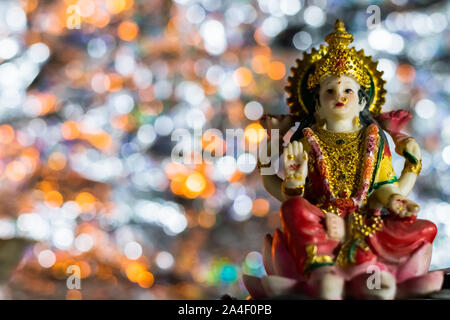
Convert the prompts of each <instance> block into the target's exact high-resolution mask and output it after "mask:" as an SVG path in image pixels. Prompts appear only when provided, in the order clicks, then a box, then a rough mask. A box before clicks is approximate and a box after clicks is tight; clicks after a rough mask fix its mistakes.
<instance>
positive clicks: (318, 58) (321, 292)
mask: <svg viewBox="0 0 450 320" xmlns="http://www.w3.org/2000/svg"><path fill="white" fill-rule="evenodd" d="M325 40H326V42H327V43H328V46H325V45H323V46H321V47H320V48H319V49H318V50H316V49H313V50H312V51H311V53H305V55H304V57H303V59H302V60H297V66H296V67H293V68H292V69H291V70H292V74H293V75H292V76H291V77H289V85H288V86H287V87H286V90H287V92H288V95H289V96H288V99H287V102H288V104H289V107H290V111H291V115H289V116H284V117H280V116H265V118H264V119H263V122H264V123H263V124H264V125H265V127H266V128H268V129H271V128H272V129H273V128H276V129H279V130H280V131H281V134H282V135H284V134H285V133H286V132H287V129H289V128H291V127H292V126H293V124H294V123H295V122H298V123H299V126H298V128H297V130H296V131H295V133H294V134H293V135H292V137H291V139H290V143H288V144H287V146H285V147H284V150H283V153H282V163H283V166H284V179H281V178H280V177H279V176H278V175H276V174H262V179H263V184H264V186H265V188H266V190H267V191H268V192H269V193H270V194H271V195H273V196H274V197H275V198H277V199H279V200H280V201H281V202H282V206H281V226H282V230H276V231H275V233H274V235H273V237H272V236H271V235H267V236H266V238H265V243H264V249H263V261H264V266H265V269H266V272H267V276H266V277H263V278H256V277H253V276H250V275H244V283H245V285H246V287H247V289H248V290H249V292H250V295H251V297H252V298H255V299H258V298H265V297H270V296H274V295H284V294H302V295H307V296H309V297H313V298H319V299H343V298H348V297H349V298H357V299H395V298H397V299H402V298H408V297H416V296H421V295H427V294H429V293H431V292H434V291H438V290H440V289H441V286H442V283H443V273H442V272H441V271H434V272H429V266H430V261H431V251H432V242H433V240H434V238H435V236H436V233H437V229H436V226H435V225H434V224H433V223H432V222H431V221H427V220H421V219H417V214H418V212H419V205H418V204H416V203H415V202H414V201H412V200H409V199H408V195H409V193H410V192H411V190H412V188H413V186H414V184H415V181H416V178H417V176H418V174H419V173H420V170H421V152H420V147H419V145H418V144H417V142H416V141H415V140H414V139H413V138H411V137H409V136H407V135H405V134H403V133H400V130H401V129H402V127H403V126H404V125H405V124H406V123H407V122H408V121H409V120H410V119H411V117H412V116H411V114H410V113H409V112H408V111H406V110H398V111H393V112H389V113H381V107H382V105H383V103H384V101H385V99H384V95H385V93H386V91H385V90H384V84H385V81H383V80H382V78H381V76H382V72H380V71H378V70H377V63H376V62H373V61H372V58H371V57H370V56H365V55H364V51H363V50H360V51H356V49H355V48H354V47H351V48H350V47H349V44H350V43H351V42H352V41H353V36H352V35H351V34H349V33H348V32H347V31H346V29H345V26H344V23H343V22H342V21H340V20H337V21H336V23H335V26H334V32H333V33H331V34H329V35H328V36H327V37H326V38H325ZM384 131H386V132H387V133H388V134H389V135H390V136H391V137H392V139H393V141H394V143H395V151H396V152H397V153H399V154H400V155H402V156H404V157H405V165H404V168H403V171H402V173H401V175H400V177H399V178H397V176H396V174H395V172H394V170H393V167H392V164H391V151H390V148H389V144H388V140H387V138H386V135H385V133H384ZM268 139H270V137H269V138H268ZM266 142H267V141H266ZM269 151H270V150H269ZM274 154H276V152H274ZM271 165H272V163H271V162H270V161H269V162H265V163H264V162H262V161H259V162H258V168H259V169H260V171H261V169H262V168H267V167H270V166H271Z"/></svg>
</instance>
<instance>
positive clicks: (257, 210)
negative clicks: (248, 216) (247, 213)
mask: <svg viewBox="0 0 450 320" xmlns="http://www.w3.org/2000/svg"><path fill="white" fill-rule="evenodd" d="M269 209H270V205H269V201H267V200H266V199H261V198H260V199H256V200H255V201H253V206H252V213H253V215H254V216H256V217H264V216H265V215H266V214H267V213H268V212H269Z"/></svg>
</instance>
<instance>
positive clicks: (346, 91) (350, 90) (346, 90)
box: [345, 89, 353, 93]
mask: <svg viewBox="0 0 450 320" xmlns="http://www.w3.org/2000/svg"><path fill="white" fill-rule="evenodd" d="M352 92H353V90H352V89H345V93H352Z"/></svg>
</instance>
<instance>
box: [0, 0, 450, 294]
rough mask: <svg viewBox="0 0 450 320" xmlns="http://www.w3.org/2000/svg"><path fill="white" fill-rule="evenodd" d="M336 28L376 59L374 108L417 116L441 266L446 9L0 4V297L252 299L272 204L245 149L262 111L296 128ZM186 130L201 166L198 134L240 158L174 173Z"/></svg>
mask: <svg viewBox="0 0 450 320" xmlns="http://www.w3.org/2000/svg"><path fill="white" fill-rule="evenodd" d="M369 5H378V6H379V8H380V13H381V24H380V25H379V26H378V27H377V28H375V29H368V27H367V24H366V21H367V19H368V18H369V16H370V15H371V14H372V13H367V12H366V10H367V8H368V6H369ZM336 18H340V19H341V20H343V21H344V22H345V23H346V26H347V28H348V30H349V31H350V32H351V33H353V34H354V37H355V41H354V43H353V44H354V45H355V46H356V48H357V49H361V48H363V49H364V50H365V52H366V53H367V54H368V55H372V56H373V57H374V58H375V59H376V60H378V61H379V69H380V70H383V71H384V79H385V80H386V81H387V86H386V88H387V90H388V94H387V97H386V104H385V106H384V107H383V108H384V109H383V110H384V111H389V110H394V109H398V108H404V109H408V110H411V111H412V112H413V113H414V119H413V120H412V121H411V123H410V124H409V125H408V127H407V132H409V133H410V134H411V135H412V136H414V137H415V138H416V139H417V140H418V142H419V143H420V144H421V146H422V147H423V150H422V153H423V171H422V174H421V176H420V177H419V179H418V181H417V184H416V187H415V189H414V191H413V194H412V195H411V198H412V199H413V200H415V201H417V202H418V203H419V204H420V205H421V208H422V210H421V212H420V214H419V217H421V218H426V219H430V220H432V221H433V222H435V223H436V224H437V225H438V230H439V231H438V236H437V239H436V241H435V247H434V256H433V260H432V266H433V268H434V269H436V268H445V267H449V266H450V250H448V245H449V243H450V238H449V236H450V203H449V202H450V106H449V94H450V72H449V68H450V67H449V62H450V59H449V46H450V32H449V21H450V3H449V2H448V1H428V0H427V1H425V0H415V1H407V0H391V1H340V0H316V1H314V0H310V1H304V0H259V1H245V0H242V1H227V0H176V1H169V0H147V1H142V0H141V1H140V0H134V1H133V0H79V1H76V0H55V1H45V0H28V1H26V0H17V1H12V0H4V1H1V2H0V123H1V124H0V180H1V183H0V239H1V240H0V297H1V298H2V299H32V298H33V299H218V298H220V296H222V295H223V294H225V293H228V294H230V295H232V296H234V297H236V298H239V299H244V298H246V296H247V295H248V293H247V292H246V290H245V288H244V287H243V284H242V281H241V275H242V273H249V274H253V275H263V274H264V268H263V266H262V257H261V248H262V242H263V237H264V235H265V234H266V233H268V232H273V230H274V229H275V228H277V227H279V226H280V224H279V223H280V222H279V207H280V203H279V202H278V201H277V200H275V199H274V198H272V197H271V196H269V194H268V193H267V192H266V191H265V190H264V188H263V187H262V184H261V181H260V177H259V176H258V173H257V170H255V162H256V161H255V158H254V157H253V156H252V155H251V154H250V153H248V152H247V151H248V150H245V147H244V143H243V142H244V140H245V139H246V140H247V142H248V143H249V144H256V143H258V141H259V140H260V139H261V138H262V136H261V135H255V134H251V132H252V131H251V130H250V129H258V128H260V126H259V124H258V121H257V120H258V118H259V117H260V116H261V115H262V113H263V112H266V113H272V114H285V113H287V112H288V108H287V106H286V103H285V99H286V96H285V92H284V86H285V85H287V81H286V78H287V76H288V75H289V68H290V67H291V66H293V65H294V64H295V59H296V58H298V57H300V56H301V54H302V52H304V51H307V50H309V49H310V48H312V47H318V46H319V45H320V44H322V43H324V37H325V35H326V34H328V33H330V32H331V31H332V28H333V24H334V21H335V19H336ZM180 128H184V129H186V130H189V131H190V132H194V131H195V130H197V131H199V130H201V131H200V132H201V134H200V135H197V136H195V137H194V138H193V141H195V143H198V145H199V146H200V149H201V150H202V151H203V152H209V153H211V152H212V153H214V152H220V150H221V151H224V150H226V147H227V146H226V143H225V141H224V140H221V139H215V140H209V137H210V133H208V131H207V129H211V128H214V129H218V130H220V131H221V132H223V133H224V134H225V130H226V129H243V130H246V131H245V133H246V135H245V136H244V137H243V138H242V139H240V141H237V147H236V148H235V151H236V155H235V156H234V157H233V156H229V155H224V156H223V157H218V158H217V159H216V160H215V161H214V162H210V163H201V164H190V165H189V164H180V163H176V162H174V161H172V159H171V153H172V150H173V148H174V146H175V144H176V143H177V142H176V141H172V139H171V135H172V133H173V132H174V130H176V129H180ZM184 146H185V150H184V152H185V154H189V152H190V151H189V150H191V151H192V150H194V152H197V151H195V150H198V149H189V148H188V147H189V144H184ZM391 149H393V147H392V144H391ZM394 168H395V169H396V172H397V173H398V174H399V173H400V172H401V169H402V158H400V157H398V156H394ZM70 265H77V266H79V268H80V270H81V278H82V279H81V289H79V290H78V289H73V288H72V289H70V288H68V287H67V285H66V279H67V277H68V274H67V272H66V271H67V267H68V266H70Z"/></svg>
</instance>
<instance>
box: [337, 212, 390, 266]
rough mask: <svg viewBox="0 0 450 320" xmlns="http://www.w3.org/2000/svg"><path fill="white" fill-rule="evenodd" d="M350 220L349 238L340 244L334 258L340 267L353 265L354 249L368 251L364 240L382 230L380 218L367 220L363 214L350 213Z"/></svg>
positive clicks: (375, 217) (374, 217)
mask: <svg viewBox="0 0 450 320" xmlns="http://www.w3.org/2000/svg"><path fill="white" fill-rule="evenodd" d="M350 219H351V222H350V228H349V238H348V240H347V241H345V242H344V243H343V244H342V246H341V249H340V250H339V253H338V256H337V257H336V263H337V264H338V265H339V266H341V267H346V266H348V265H350V264H354V263H355V262H356V261H355V258H356V249H357V248H358V247H359V248H361V249H363V250H369V246H368V245H367V243H366V241H365V239H366V238H368V237H371V236H372V235H373V234H374V233H375V232H377V231H379V230H381V229H382V228H383V223H382V220H381V217H380V216H373V217H371V218H370V219H367V218H366V217H365V215H364V213H361V212H357V211H356V212H354V213H352V215H351V216H350ZM369 220H370V222H369ZM368 222H369V223H368Z"/></svg>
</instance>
